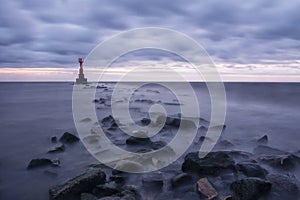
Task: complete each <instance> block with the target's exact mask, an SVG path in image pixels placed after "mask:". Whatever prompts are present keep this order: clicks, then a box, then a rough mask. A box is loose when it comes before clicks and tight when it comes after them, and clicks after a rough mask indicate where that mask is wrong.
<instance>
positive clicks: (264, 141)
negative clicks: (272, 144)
mask: <svg viewBox="0 0 300 200" xmlns="http://www.w3.org/2000/svg"><path fill="white" fill-rule="evenodd" d="M257 142H259V143H267V142H268V136H267V135H264V136H262V137H261V138H259V139H258V140H257Z"/></svg>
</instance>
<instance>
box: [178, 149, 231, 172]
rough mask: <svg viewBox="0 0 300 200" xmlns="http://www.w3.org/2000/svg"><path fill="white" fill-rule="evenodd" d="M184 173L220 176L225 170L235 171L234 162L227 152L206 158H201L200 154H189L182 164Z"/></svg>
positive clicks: (210, 154)
mask: <svg viewBox="0 0 300 200" xmlns="http://www.w3.org/2000/svg"><path fill="white" fill-rule="evenodd" d="M181 168H182V171H184V172H189V171H191V172H197V173H199V174H209V175H215V174H218V173H219V172H220V171H221V170H224V169H234V161H233V160H232V158H231V157H230V156H229V155H228V154H227V153H225V152H222V151H217V152H210V153H208V154H207V155H206V156H205V157H204V158H202V159H200V158H199V152H192V153H188V154H187V155H186V156H185V158H184V163H183V164H182V167H181Z"/></svg>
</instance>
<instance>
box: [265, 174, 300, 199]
mask: <svg viewBox="0 0 300 200" xmlns="http://www.w3.org/2000/svg"><path fill="white" fill-rule="evenodd" d="M267 179H268V180H269V181H270V182H271V183H272V190H273V191H275V192H276V193H277V196H279V197H286V196H287V195H288V196H290V197H296V196H298V197H299V195H300V193H299V181H298V180H297V179H296V177H295V176H293V175H284V174H269V175H268V176H267Z"/></svg>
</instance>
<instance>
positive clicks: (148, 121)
mask: <svg viewBox="0 0 300 200" xmlns="http://www.w3.org/2000/svg"><path fill="white" fill-rule="evenodd" d="M141 123H142V124H143V125H149V124H150V123H151V119H149V118H143V119H141Z"/></svg>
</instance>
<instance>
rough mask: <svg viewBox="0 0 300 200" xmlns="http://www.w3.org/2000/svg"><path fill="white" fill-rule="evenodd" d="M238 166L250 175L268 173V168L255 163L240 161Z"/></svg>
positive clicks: (261, 175)
mask: <svg viewBox="0 0 300 200" xmlns="http://www.w3.org/2000/svg"><path fill="white" fill-rule="evenodd" d="M237 168H238V170H239V171H241V172H243V173H244V174H245V175H246V176H249V177H265V175H266V174H267V173H268V172H267V170H265V169H264V168H262V167H261V166H259V165H258V164H255V163H239V164H237Z"/></svg>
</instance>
